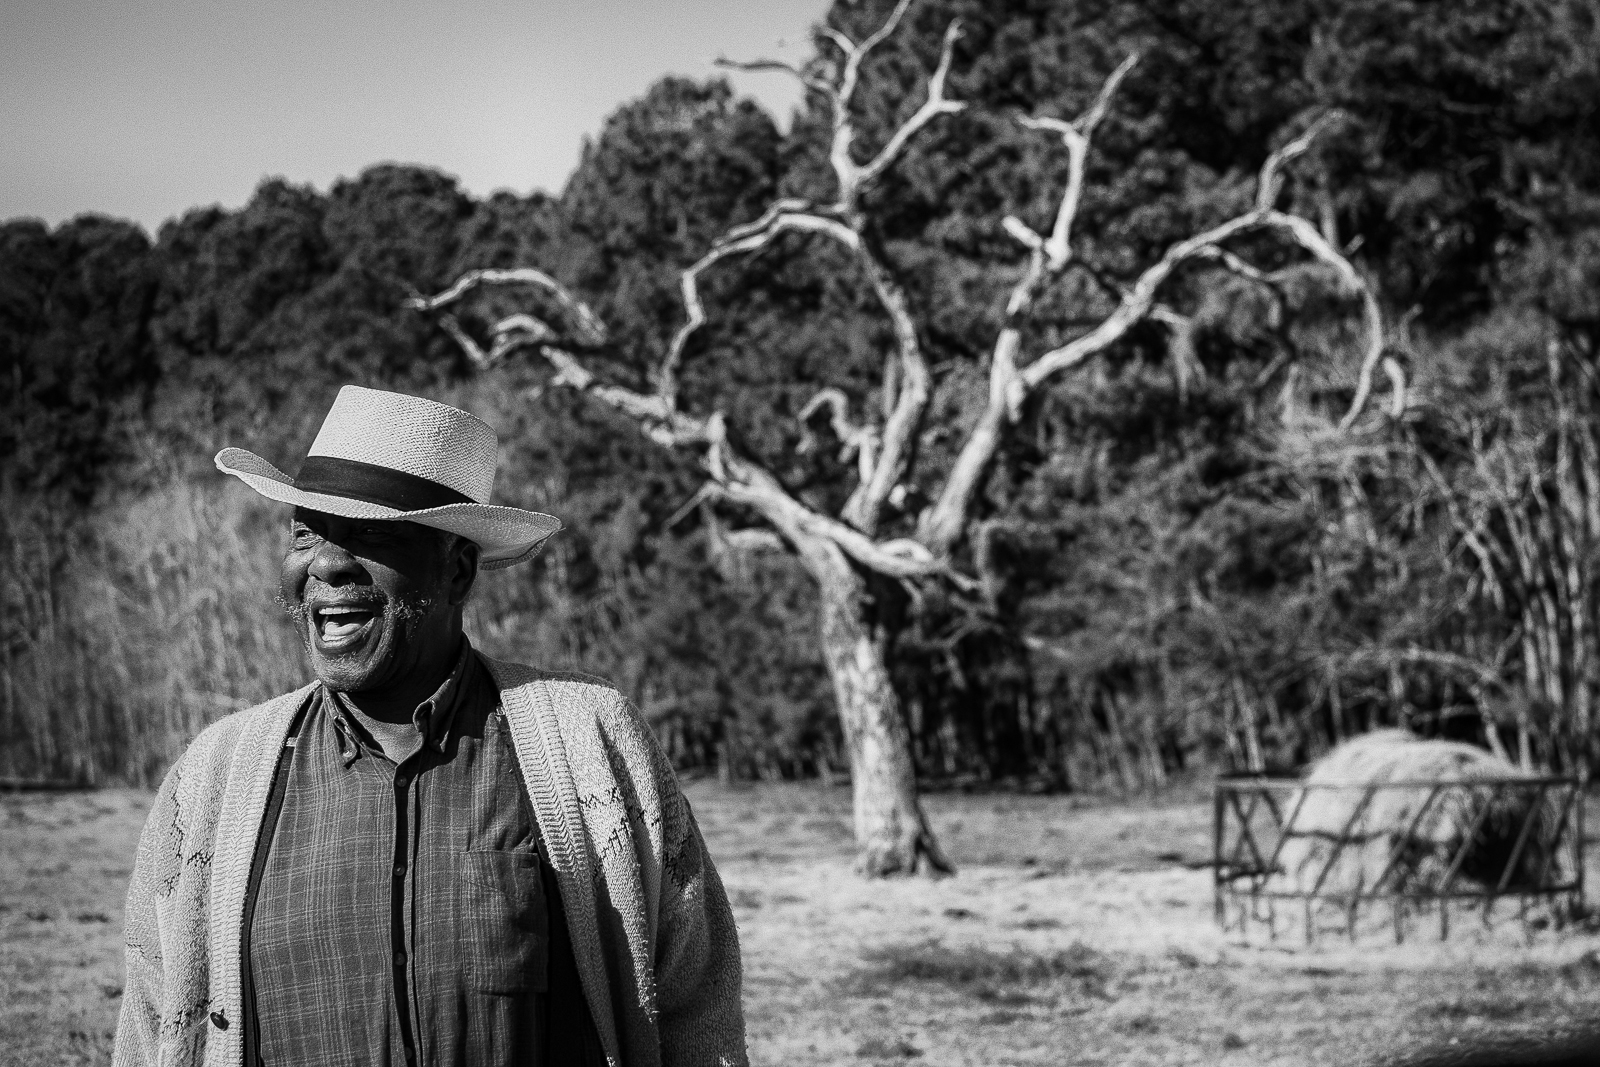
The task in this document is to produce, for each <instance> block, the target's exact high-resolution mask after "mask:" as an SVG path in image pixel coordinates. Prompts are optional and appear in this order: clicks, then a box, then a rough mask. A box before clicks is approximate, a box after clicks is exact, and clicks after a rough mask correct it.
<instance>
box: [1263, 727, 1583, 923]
mask: <svg viewBox="0 0 1600 1067" xmlns="http://www.w3.org/2000/svg"><path fill="white" fill-rule="evenodd" d="M1532 777H1533V775H1530V774H1528V773H1527V772H1525V771H1523V770H1521V769H1520V768H1518V767H1516V766H1514V765H1513V764H1511V763H1508V762H1506V761H1505V760H1503V759H1500V758H1499V757H1497V756H1495V755H1494V754H1493V753H1491V752H1489V751H1487V750H1485V749H1481V748H1476V747H1474V746H1472V745H1466V744H1462V743H1460V742H1457V741H1425V740H1423V739H1421V738H1419V737H1417V736H1416V735H1415V734H1412V733H1410V732H1408V731H1405V730H1377V731H1374V732H1373V733H1370V734H1366V735H1364V736H1362V737H1358V738H1355V739H1353V740H1351V741H1348V742H1346V743H1344V744H1342V745H1339V746H1338V747H1336V748H1334V749H1333V750H1332V751H1331V752H1329V753H1328V754H1327V755H1326V756H1324V757H1323V758H1322V759H1321V760H1319V761H1317V763H1315V764H1313V765H1312V767H1311V768H1310V770H1309V772H1308V773H1307V774H1306V776H1305V788H1304V789H1302V790H1299V791H1297V792H1296V793H1294V794H1292V795H1291V796H1290V798H1289V806H1288V808H1287V809H1285V817H1286V818H1288V817H1289V814H1290V813H1293V819H1292V822H1291V823H1290V824H1289V825H1288V826H1287V827H1285V832H1284V835H1283V843H1282V847H1281V849H1280V851H1279V853H1278V863H1277V866H1276V869H1275V871H1274V872H1273V874H1272V876H1271V881H1272V882H1274V883H1275V885H1274V888H1285V887H1287V888H1290V889H1292V890H1294V891H1296V892H1300V893H1313V892H1314V893H1315V894H1316V895H1317V896H1319V897H1327V898H1341V897H1342V898H1345V899H1347V900H1348V899H1350V898H1352V897H1354V896H1355V895H1358V894H1376V893H1383V894H1389V893H1400V894H1405V895H1416V896H1428V895H1430V894H1434V893H1437V892H1439V891H1441V890H1443V889H1444V888H1445V887H1446V884H1447V883H1449V884H1450V886H1451V888H1453V889H1466V888H1470V886H1471V884H1476V885H1477V886H1480V887H1486V888H1488V889H1491V890H1492V889H1495V888H1496V887H1498V886H1499V883H1500V879H1501V877H1502V875H1503V874H1504V872H1505V870H1506V867H1507V865H1508V863H1509V862H1510V861H1511V859H1512V853H1513V852H1514V851H1516V841H1517V838H1518V835H1519V834H1521V832H1522V828H1523V825H1524V823H1525V821H1526V820H1527V819H1528V818H1529V817H1530V813H1531V817H1532V819H1533V826H1532V828H1531V829H1530V830H1529V833H1528V840H1527V841H1526V842H1525V843H1524V844H1523V846H1522V850H1521V852H1520V853H1518V854H1517V859H1516V863H1515V865H1514V866H1513V868H1512V872H1511V877H1510V879H1509V880H1508V881H1507V883H1506V885H1505V887H1504V888H1505V889H1507V890H1517V889H1532V888H1539V886H1538V885H1537V884H1536V883H1537V882H1538V881H1539V880H1540V877H1541V874H1542V873H1543V872H1544V871H1545V870H1546V868H1547V867H1550V866H1551V865H1550V864H1547V862H1546V860H1547V858H1548V856H1549V854H1550V851H1551V850H1552V849H1553V847H1554V844H1555V843H1554V842H1553V841H1551V840H1550V837H1551V831H1552V830H1553V823H1554V821H1555V819H1554V813H1553V812H1552V811H1551V810H1550V804H1549V803H1541V802H1540V800H1539V797H1540V792H1539V790H1538V788H1537V787H1536V786H1532V785H1530V786H1527V787H1518V786H1514V785H1513V786H1509V787H1507V786H1495V785H1493V784H1492V783H1495V782H1505V781H1513V782H1515V781H1518V780H1527V779H1531V778H1532ZM1392 783H1405V784H1404V785H1394V784H1392ZM1373 785H1389V786H1390V787H1389V788H1381V789H1371V790H1369V789H1367V788H1365V787H1367V786H1373ZM1436 787H1437V788H1436ZM1536 807H1537V810H1535V809H1536ZM1297 809H1298V810H1297ZM1480 820H1481V821H1480ZM1475 826H1476V830H1475V829H1474V827H1475ZM1469 835H1470V838H1471V840H1470V842H1469V840H1468V838H1469ZM1458 855H1460V856H1461V861H1460V864H1459V866H1458V868H1457V870H1456V873H1455V876H1454V878H1453V879H1452V878H1451V877H1450V868H1451V865H1452V864H1453V863H1454V862H1455V860H1456V857H1457V856H1458ZM1551 873H1555V872H1554V871H1553V870H1552V871H1551ZM1463 882H1465V883H1468V884H1467V885H1463V884H1462V883H1463ZM1285 883H1286V884H1287V885H1286V886H1285Z"/></svg>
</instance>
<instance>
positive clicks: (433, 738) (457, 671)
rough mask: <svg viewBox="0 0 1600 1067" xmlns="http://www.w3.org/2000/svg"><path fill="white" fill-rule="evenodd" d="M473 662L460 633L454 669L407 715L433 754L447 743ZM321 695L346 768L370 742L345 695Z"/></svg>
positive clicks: (333, 692) (473, 658) (463, 636)
mask: <svg viewBox="0 0 1600 1067" xmlns="http://www.w3.org/2000/svg"><path fill="white" fill-rule="evenodd" d="M475 660H476V657H475V656H474V655H473V654H472V643H471V642H470V641H468V640H467V637H466V635H465V634H462V635H461V651H460V653H459V654H458V655H457V656H456V662H455V667H454V668H452V669H451V671H450V674H449V676H448V677H447V678H445V680H444V681H443V682H441V683H440V684H439V688H438V689H435V690H434V691H433V695H432V696H430V697H428V699H427V700H424V701H423V702H422V703H420V704H418V705H417V709H416V710H415V711H414V712H412V713H411V722H412V725H414V726H415V727H416V728H417V732H418V733H420V734H421V735H422V736H423V737H424V738H425V739H426V741H425V744H426V745H427V746H428V747H429V748H432V749H434V750H435V751H437V752H443V751H444V750H445V746H446V745H447V744H448V743H449V741H450V728H451V726H453V725H454V724H455V719H456V709H457V708H458V707H460V706H461V698H462V697H463V696H464V695H465V694H466V691H467V688H468V683H469V682H470V681H471V677H472V665H473V663H474V661H475ZM323 692H324V693H325V694H326V695H327V696H329V697H331V698H332V699H331V700H330V701H329V703H330V704H331V705H332V708H333V710H334V712H335V715H334V718H333V725H334V727H335V728H336V729H337V730H338V731H339V736H340V744H339V748H340V753H341V755H343V757H344V765H345V766H346V767H348V766H350V764H352V763H354V762H355V761H356V759H357V758H358V757H359V756H360V754H361V749H363V748H365V747H368V746H369V745H370V743H371V739H370V738H368V737H367V731H366V730H364V729H362V728H361V724H360V723H359V722H357V721H356V719H355V716H354V715H352V714H351V711H350V698H349V697H348V696H347V695H346V694H344V693H342V692H338V691H335V690H330V689H324V690H323Z"/></svg>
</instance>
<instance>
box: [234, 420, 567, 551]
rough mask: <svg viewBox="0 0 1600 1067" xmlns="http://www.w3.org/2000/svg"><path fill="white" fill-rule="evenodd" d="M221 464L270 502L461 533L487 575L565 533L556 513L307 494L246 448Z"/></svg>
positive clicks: (239, 449)
mask: <svg viewBox="0 0 1600 1067" xmlns="http://www.w3.org/2000/svg"><path fill="white" fill-rule="evenodd" d="M216 463H217V469H218V470H219V471H221V472H222V473H224V474H231V475H233V476H234V477H235V478H237V479H239V480H240V481H241V482H243V483H244V484H246V485H248V486H249V487H250V488H251V489H254V490H255V491H256V492H258V493H260V494H261V495H262V496H264V497H266V498H267V499H268V500H276V501H278V502H279V503H283V504H291V505H294V506H295V507H302V508H310V509H311V510H312V511H321V512H324V513H326V514H329V515H339V516H342V517H344V518H347V519H383V520H387V521H404V522H415V523H420V524H421V525H423V526H431V527H433V528H434V529H436V530H445V531H448V532H449V533H453V534H460V535H461V536H462V537H465V538H467V539H468V540H469V541H473V542H476V544H477V545H478V547H479V549H480V550H481V551H482V555H481V556H480V557H479V566H480V567H482V568H483V569H484V570H488V571H493V570H499V569H500V568H502V567H512V566H515V565H516V564H518V563H526V562H527V561H528V560H530V559H532V558H533V557H534V556H536V555H538V554H539V549H541V548H543V547H544V543H545V541H546V540H547V539H548V538H549V537H550V535H551V534H553V533H555V532H557V531H558V530H560V529H561V520H560V519H558V518H556V517H555V516H553V515H544V514H541V513H539V512H537V511H524V510H522V509H521V508H512V507H506V506H504V505H501V504H473V503H466V504H446V505H444V506H443V507H437V508H425V509H423V510H421V511H400V510H399V509H397V508H391V507H388V506H386V505H383V504H374V503H372V502H371V501H367V500H354V499H351V498H350V497H343V496H332V495H329V494H327V493H308V492H306V491H305V490H304V489H297V488H295V484H294V479H293V478H291V477H289V476H288V475H287V474H285V473H283V472H282V471H280V470H279V469H278V468H277V467H274V466H273V465H272V464H270V463H268V462H267V461H266V460H264V459H262V458H261V457H260V456H258V455H256V454H255V453H254V452H250V451H247V450H246V449H243V448H224V449H223V450H222V451H221V452H218V453H217V457H216Z"/></svg>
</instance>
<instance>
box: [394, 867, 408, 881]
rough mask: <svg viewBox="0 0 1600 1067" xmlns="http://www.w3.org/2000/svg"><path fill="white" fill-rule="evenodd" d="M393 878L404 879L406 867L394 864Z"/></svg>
mask: <svg viewBox="0 0 1600 1067" xmlns="http://www.w3.org/2000/svg"><path fill="white" fill-rule="evenodd" d="M394 876H395V877H396V878H404V877H405V876H406V865H405V864H403V863H397V864H395V865H394Z"/></svg>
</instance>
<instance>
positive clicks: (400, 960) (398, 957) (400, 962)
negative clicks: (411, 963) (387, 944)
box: [394, 952, 406, 967]
mask: <svg viewBox="0 0 1600 1067" xmlns="http://www.w3.org/2000/svg"><path fill="white" fill-rule="evenodd" d="M394 965H395V966H396V967H404V966H405V965H406V954H405V953H404V952H396V953H395V954H394Z"/></svg>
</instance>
